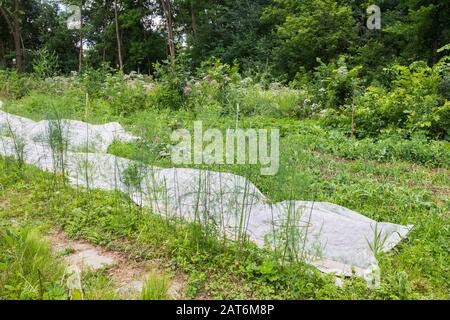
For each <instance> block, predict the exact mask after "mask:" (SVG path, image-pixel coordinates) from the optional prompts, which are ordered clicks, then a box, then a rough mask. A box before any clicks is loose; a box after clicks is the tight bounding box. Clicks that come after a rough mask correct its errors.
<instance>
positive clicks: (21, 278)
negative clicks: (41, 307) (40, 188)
mask: <svg viewBox="0 0 450 320" xmlns="http://www.w3.org/2000/svg"><path fill="white" fill-rule="evenodd" d="M1 221H2V222H4V221H3V220H1ZM0 271H1V272H0V299H1V300H5V299H7V300H16V299H19V300H61V299H76V300H78V299H88V300H90V299H114V298H115V294H114V292H113V291H112V289H111V283H110V279H109V278H108V276H107V275H106V274H105V273H104V272H102V271H97V272H83V273H82V274H81V290H76V289H71V288H70V289H69V287H68V286H67V280H68V273H67V272H66V269H65V265H64V263H63V261H62V260H61V259H60V258H59V257H57V256H56V255H55V254H54V253H53V252H52V251H51V249H50V245H49V243H48V242H47V241H45V240H44V239H43V237H42V235H41V232H40V231H39V228H37V227H30V226H22V227H19V228H10V227H8V228H5V227H0Z"/></svg>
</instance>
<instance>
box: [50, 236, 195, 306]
mask: <svg viewBox="0 0 450 320" xmlns="http://www.w3.org/2000/svg"><path fill="white" fill-rule="evenodd" d="M46 239H47V240H48V241H49V242H50V243H51V246H52V249H53V251H54V252H55V253H56V254H59V255H63V256H64V261H65V262H66V263H67V266H68V267H75V268H78V269H79V270H87V269H88V270H91V271H97V270H99V269H102V268H106V270H107V273H108V275H109V276H110V278H111V279H112V280H113V283H114V286H115V288H116V292H117V294H118V296H119V297H121V298H124V299H139V297H140V294H141V291H142V287H143V284H144V282H145V279H146V277H147V275H148V274H150V273H152V272H155V273H157V274H163V272H162V270H161V269H160V268H158V266H157V265H155V263H152V262H151V261H139V262H137V261H134V260H132V259H129V258H128V256H127V254H125V253H123V252H118V251H112V250H108V249H105V248H103V247H101V246H96V245H93V244H91V243H89V242H87V241H84V240H72V239H69V238H68V237H67V236H66V235H65V234H64V233H63V232H61V231H56V230H54V231H52V232H51V233H49V234H48V235H47V236H46ZM186 278H187V277H186V275H182V274H181V275H176V276H173V277H171V278H170V286H169V290H168V295H169V297H170V298H172V299H183V298H184V285H185V282H186Z"/></svg>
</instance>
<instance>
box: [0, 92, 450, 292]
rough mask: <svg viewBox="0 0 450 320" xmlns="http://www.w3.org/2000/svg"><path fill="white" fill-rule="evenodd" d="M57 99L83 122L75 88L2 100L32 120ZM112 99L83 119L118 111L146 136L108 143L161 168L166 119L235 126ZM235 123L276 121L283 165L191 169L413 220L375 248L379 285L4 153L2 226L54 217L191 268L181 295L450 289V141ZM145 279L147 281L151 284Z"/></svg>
mask: <svg viewBox="0 0 450 320" xmlns="http://www.w3.org/2000/svg"><path fill="white" fill-rule="evenodd" d="M78 99H79V101H78ZM55 104H56V106H57V108H58V110H59V111H60V112H61V114H62V115H64V117H67V118H72V119H81V120H83V117H84V114H85V113H84V112H85V111H84V100H83V99H80V98H78V95H77V94H76V92H75V93H73V95H72V93H70V92H69V93H67V95H63V96H61V97H59V98H57V99H56V98H55V97H53V96H52V95H45V94H40V95H34V94H33V95H30V96H27V97H25V98H23V99H21V100H14V101H9V103H8V104H7V106H6V109H7V110H9V111H11V112H14V113H17V114H21V115H25V116H27V117H31V118H33V119H36V120H38V119H43V118H45V117H46V115H48V114H49V111H50V110H52V109H51V108H53V107H54V106H52V105H55ZM108 104H109V102H108V101H107V100H104V99H93V100H92V101H91V104H90V105H91V109H92V110H90V113H89V114H90V119H89V120H90V121H91V122H93V123H102V122H105V121H119V122H120V123H121V124H122V125H124V126H125V127H126V128H127V129H128V130H130V131H132V132H133V133H135V134H138V135H140V136H141V137H144V140H143V141H144V142H143V143H142V142H141V143H118V142H116V143H114V144H113V145H112V146H111V147H110V149H109V152H110V153H112V154H116V155H119V156H123V157H127V158H130V159H137V160H140V161H143V162H146V163H149V164H155V165H158V166H162V167H171V166H172V164H171V162H170V159H169V157H168V156H167V155H166V151H167V145H168V144H170V138H169V137H170V132H171V130H172V129H174V128H180V127H184V128H192V123H193V121H194V120H195V119H203V120H204V123H205V125H206V126H207V127H217V128H220V129H222V130H225V129H226V128H228V127H234V125H235V118H234V117H232V116H223V115H220V114H218V113H215V112H205V113H203V114H196V113H195V112H193V111H189V110H179V111H172V110H156V109H155V110H151V111H142V112H136V113H133V114H131V115H129V116H128V117H118V116H115V115H113V113H112V112H110V106H109V105H108ZM239 124H240V126H241V127H243V128H246V127H252V128H256V129H257V128H271V127H272V128H279V129H280V132H281V136H282V137H281V143H280V148H281V150H280V155H281V159H280V171H279V173H278V174H277V175H275V176H269V177H267V176H261V175H260V171H259V169H260V168H259V167H258V166H245V167H242V166H218V165H214V166H196V167H199V168H208V169H211V170H217V171H226V172H232V173H235V174H239V175H243V176H246V177H247V178H249V179H250V180H251V181H252V182H253V183H255V184H256V185H257V187H258V188H260V189H261V191H262V192H263V193H265V194H266V195H267V196H268V197H269V198H270V199H271V200H273V201H281V200H286V199H299V200H312V199H315V200H317V201H328V202H333V203H336V204H339V205H342V206H345V207H348V208H350V209H352V210H355V211H358V212H360V213H362V214H364V215H366V216H368V217H369V218H372V219H375V220H378V221H387V222H393V223H399V224H413V225H415V227H414V230H413V231H412V232H411V233H410V234H409V235H408V238H407V239H405V240H404V241H402V242H401V243H400V244H399V245H398V246H397V247H396V248H395V249H394V250H392V251H391V252H389V253H386V254H381V255H380V258H379V261H380V268H381V277H382V278H381V281H382V282H381V288H380V289H378V290H370V289H368V288H367V286H366V284H365V282H364V281H363V280H362V279H358V278H352V279H345V287H344V288H338V287H336V286H335V285H334V279H333V278H332V277H331V276H329V275H324V274H321V273H319V272H318V271H317V270H315V269H314V268H312V267H309V266H307V265H304V264H302V263H293V264H291V265H289V266H285V265H281V264H279V263H278V262H277V259H276V257H274V255H273V253H271V252H268V251H266V250H264V249H258V248H256V247H255V246H254V245H252V244H246V245H245V247H244V248H241V247H239V246H237V245H236V244H235V243H233V242H223V241H216V240H214V239H211V238H207V239H206V240H205V239H204V241H202V242H199V238H198V234H197V233H196V232H197V231H198V228H197V227H196V225H193V224H187V223H185V222H182V221H175V220H167V219H164V218H162V217H160V216H158V215H155V214H153V213H152V212H150V211H148V210H146V209H141V208H138V207H136V206H135V205H134V204H133V203H132V202H131V201H129V199H128V198H127V197H125V196H124V195H122V194H116V193H108V192H102V191H98V190H91V191H89V192H84V191H82V190H76V189H73V188H70V187H67V186H66V185H63V184H58V185H55V184H54V177H53V176H52V175H48V174H45V173H42V172H40V171H39V170H37V169H35V168H33V167H30V166H26V168H24V169H23V170H19V169H18V168H17V166H16V164H15V163H14V162H13V161H10V160H8V159H1V160H0V226H3V227H6V228H11V227H12V221H15V223H17V224H19V228H22V227H23V228H28V227H30V226H31V227H33V226H36V225H40V224H44V225H47V226H49V227H53V226H55V227H58V228H62V229H63V230H64V231H65V232H66V233H67V234H68V235H69V236H70V237H74V238H83V239H86V240H88V241H91V242H93V243H96V244H100V245H104V246H108V247H110V248H114V249H116V250H122V251H125V252H127V253H128V254H129V255H130V257H132V258H135V259H146V260H157V261H160V262H161V263H162V264H163V266H164V268H166V269H167V270H168V271H173V270H175V271H180V272H184V273H187V274H188V276H189V278H188V281H187V292H186V294H187V295H188V296H189V297H192V298H195V297H211V298H232V299H246V298H275V299H438V298H439V299H449V298H450V295H449V288H450V276H449V274H450V272H449V261H450V259H449V251H450V250H449V249H450V248H449V216H448V212H449V211H450V203H449V202H450V201H449V195H450V170H449V161H450V149H449V143H448V142H443V141H426V140H424V139H423V138H420V137H415V138H413V139H412V140H406V139H402V138H401V137H399V136H384V137H383V136H381V137H378V138H377V140H370V139H363V140H352V139H349V138H348V137H347V136H346V135H345V134H343V133H342V132H340V131H336V130H329V129H326V128H323V127H321V126H319V125H318V124H317V123H316V122H315V121H312V120H301V121H299V120H294V119H277V118H271V117H269V116H264V117H262V116H254V117H242V118H241V119H240V122H239ZM9 264H10V262H9V260H8V261H7V265H9ZM55 274H56V273H55ZM99 277H100V278H102V276H99ZM34 281H35V280H34ZM55 281H56V280H55ZM99 281H100V280H99ZM102 281H103V280H102ZM102 281H100V282H102ZM13 283H21V281H20V280H14V281H13ZM33 288H36V286H34V287H33ZM149 288H150V289H149V290H150V291H151V292H154V291H155V289H154V286H153V284H149ZM0 290H1V288H0ZM28 291H30V292H34V295H31V296H30V297H29V298H39V295H36V290H34V291H33V290H28ZM150 295H153V293H152V294H150ZM99 296H101V294H99ZM18 297H19V296H18ZM58 297H63V298H64V295H62V296H56V298H58ZM91 297H95V295H92V296H91Z"/></svg>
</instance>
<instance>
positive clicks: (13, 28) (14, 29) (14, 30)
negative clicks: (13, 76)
mask: <svg viewBox="0 0 450 320" xmlns="http://www.w3.org/2000/svg"><path fill="white" fill-rule="evenodd" d="M18 5H19V3H18V1H17V0H15V1H14V14H13V21H11V19H10V17H9V16H8V14H7V13H6V11H5V10H4V9H3V8H2V7H0V12H1V14H2V15H3V17H4V18H5V21H6V24H7V25H8V27H9V30H10V32H11V34H12V36H13V39H14V50H15V52H16V68H17V70H19V71H20V70H21V69H22V46H21V44H20V25H19V17H18V14H19V7H18Z"/></svg>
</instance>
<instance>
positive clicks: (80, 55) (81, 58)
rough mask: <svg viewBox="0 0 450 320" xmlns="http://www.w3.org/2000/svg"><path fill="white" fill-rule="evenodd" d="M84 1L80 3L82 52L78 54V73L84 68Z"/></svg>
mask: <svg viewBox="0 0 450 320" xmlns="http://www.w3.org/2000/svg"><path fill="white" fill-rule="evenodd" d="M83 56H84V53H83V0H81V1H80V51H79V54H78V73H81V69H82V67H83Z"/></svg>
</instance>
